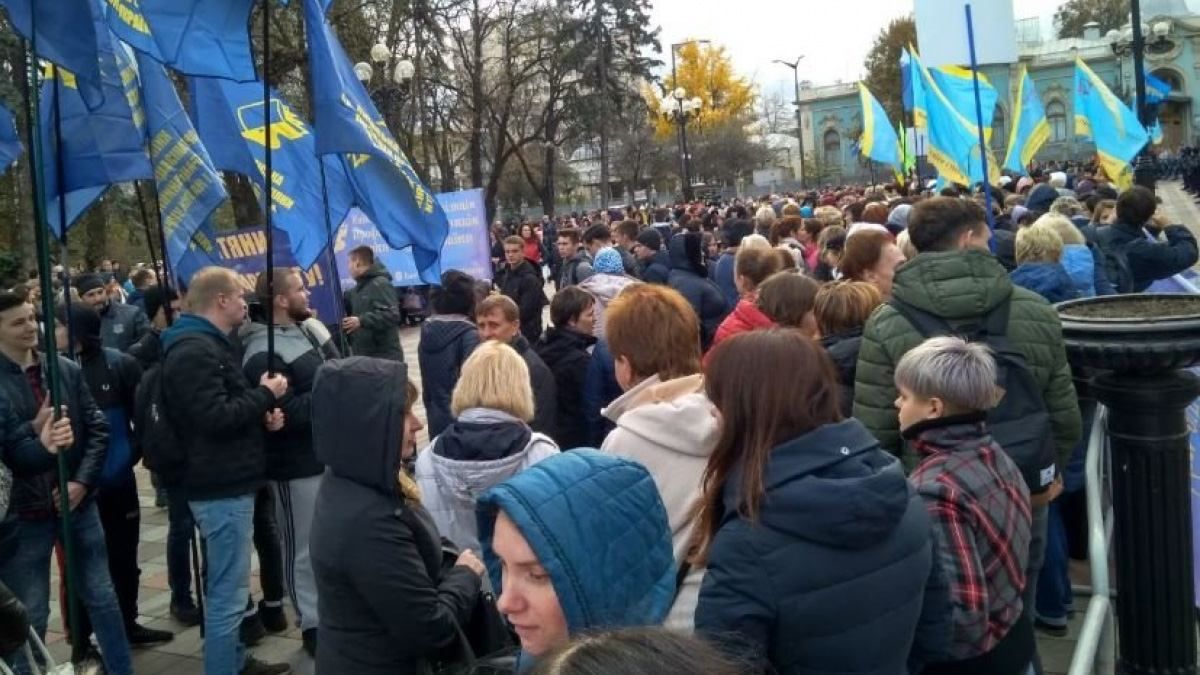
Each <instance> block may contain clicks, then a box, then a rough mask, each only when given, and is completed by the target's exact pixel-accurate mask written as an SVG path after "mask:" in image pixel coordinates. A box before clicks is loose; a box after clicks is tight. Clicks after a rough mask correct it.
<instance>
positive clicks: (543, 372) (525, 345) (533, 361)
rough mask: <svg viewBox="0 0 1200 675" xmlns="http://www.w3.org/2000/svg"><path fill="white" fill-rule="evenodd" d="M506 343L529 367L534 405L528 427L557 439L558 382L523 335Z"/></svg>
mask: <svg viewBox="0 0 1200 675" xmlns="http://www.w3.org/2000/svg"><path fill="white" fill-rule="evenodd" d="M508 344H509V346H510V347H512V348H513V349H515V350H517V353H518V354H520V355H521V358H523V359H525V367H527V368H528V369H529V386H531V387H532V388H533V406H534V412H533V421H532V422H530V423H529V426H530V428H532V429H533V430H534V431H540V432H542V433H543V434H546V435H547V436H549V437H550V438H553V439H555V440H557V439H558V436H557V433H558V428H557V422H558V383H557V382H556V381H555V380H554V373H552V372H550V368H548V367H547V366H546V362H545V361H543V360H542V357H540V356H538V353H537V352H535V351H534V350H533V346H532V345H531V344H530V343H529V341H528V340H526V339H525V336H524V335H518V336H517V337H515V338H513V339H512V342H509V343H508Z"/></svg>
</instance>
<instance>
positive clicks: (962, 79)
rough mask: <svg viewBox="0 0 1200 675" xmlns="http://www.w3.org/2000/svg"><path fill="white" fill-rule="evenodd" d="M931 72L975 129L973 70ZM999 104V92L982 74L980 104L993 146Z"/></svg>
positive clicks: (987, 132)
mask: <svg viewBox="0 0 1200 675" xmlns="http://www.w3.org/2000/svg"><path fill="white" fill-rule="evenodd" d="M927 72H928V73H929V76H930V78H931V79H932V80H933V82H934V83H935V84H936V85H937V87H938V89H939V90H940V91H941V92H942V95H943V96H945V97H946V100H947V101H948V102H949V103H950V107H952V108H954V110H955V111H956V112H957V113H958V114H959V115H961V116H962V117H964V118H965V119H968V120H970V121H971V123H972V125H974V123H975V121H976V115H975V78H974V77H972V75H971V69H970V68H960V67H958V66H940V67H938V68H929V69H928V70H927ZM999 100H1000V94H999V92H997V91H996V88H995V87H993V86H992V83H991V81H990V80H988V79H987V77H985V76H984V75H983V73H980V74H979V102H980V108H981V111H982V112H983V130H984V133H985V134H986V138H987V141H988V143H989V144H990V143H991V142H992V119H993V118H994V117H995V116H996V102H997V101H999Z"/></svg>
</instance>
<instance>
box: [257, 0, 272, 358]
mask: <svg viewBox="0 0 1200 675" xmlns="http://www.w3.org/2000/svg"><path fill="white" fill-rule="evenodd" d="M262 41H263V59H262V61H263V72H262V82H263V117H264V119H265V120H266V125H265V127H266V132H267V136H266V139H267V142H266V144H265V147H266V150H267V153H266V154H267V157H266V160H267V161H266V167H265V171H264V177H265V178H266V180H265V182H264V189H263V192H264V193H265V195H264V197H265V199H264V201H265V203H266V208H265V211H264V216H263V221H264V223H265V225H266V226H265V227H264V228H263V232H264V234H265V236H266V245H267V269H266V271H265V272H264V274H266V275H267V297H265V298H259V299H258V300H259V302H261V303H263V305H265V309H266V315H267V373H268V374H270V375H274V374H275V365H274V364H275V237H274V233H273V230H274V225H272V223H271V212H272V211H273V210H274V208H273V204H274V197H275V194H274V193H275V180H274V179H275V174H274V171H273V170H272V168H271V145H272V143H273V142H274V137H273V136H272V135H271V78H270V72H271V68H270V64H271V2H270V0H267V2H264V3H263V34H262Z"/></svg>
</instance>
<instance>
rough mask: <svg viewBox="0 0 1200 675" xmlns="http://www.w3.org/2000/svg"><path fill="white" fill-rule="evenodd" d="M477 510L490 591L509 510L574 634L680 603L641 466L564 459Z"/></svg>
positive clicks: (492, 495) (591, 455) (499, 489)
mask: <svg viewBox="0 0 1200 675" xmlns="http://www.w3.org/2000/svg"><path fill="white" fill-rule="evenodd" d="M477 508H478V511H477V515H478V519H479V542H480V544H481V545H482V546H483V554H484V560H485V561H486V562H487V566H488V572H489V574H490V575H491V579H492V587H493V588H503V584H502V583H501V571H500V562H499V559H497V557H496V555H495V553H494V552H493V551H492V533H493V530H494V529H495V522H496V510H497V509H502V510H503V511H504V513H505V514H506V515H508V517H509V518H511V519H512V521H513V523H514V524H516V526H517V528H518V529H520V530H521V534H522V535H524V536H525V539H526V541H528V542H529V546H530V548H532V549H533V551H534V553H536V554H537V556H538V560H539V562H541V564H542V567H544V568H545V569H546V572H547V573H548V574H549V575H550V581H551V583H553V584H554V590H555V592H556V593H557V594H558V601H559V603H560V604H561V605H562V609H563V615H564V616H565V617H566V620H567V627H568V629H569V631H570V633H571V635H575V634H577V633H579V632H581V631H587V630H594V629H601V628H603V629H607V628H620V627H623V626H648V625H657V624H660V623H662V621H663V619H664V618H665V617H666V615H667V610H668V609H670V607H671V603H672V602H673V601H674V598H675V572H676V570H675V559H674V556H673V555H672V552H671V530H670V526H669V525H668V521H667V512H666V509H665V508H664V507H663V503H662V499H661V498H660V497H659V495H658V489H657V488H656V487H655V485H654V479H653V478H651V476H650V474H649V473H648V472H647V471H646V469H645V468H643V467H642V465H640V464H638V463H636V462H631V461H628V460H624V459H620V458H617V457H613V456H612V455H606V454H603V453H600V452H598V451H596V450H590V449H580V450H572V451H571V452H564V453H561V454H558V455H555V456H553V457H550V458H549V459H546V460H544V461H542V462H539V463H537V464H535V465H533V466H532V467H530V468H528V469H525V470H524V471H522V472H521V473H518V474H517V475H516V476H513V477H512V478H511V479H509V480H508V481H506V482H504V483H501V484H500V485H497V486H496V487H494V488H492V489H491V490H489V491H488V492H486V493H485V494H484V495H483V496H481V497H480V498H479V502H478V507H477ZM901 511H903V509H901Z"/></svg>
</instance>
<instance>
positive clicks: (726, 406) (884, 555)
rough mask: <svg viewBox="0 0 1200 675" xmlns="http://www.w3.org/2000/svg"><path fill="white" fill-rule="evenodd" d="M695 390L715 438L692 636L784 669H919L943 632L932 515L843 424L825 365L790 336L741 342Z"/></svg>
mask: <svg viewBox="0 0 1200 675" xmlns="http://www.w3.org/2000/svg"><path fill="white" fill-rule="evenodd" d="M798 373H802V374H803V375H802V376H797V374H798ZM705 389H706V390H707V393H708V396H709V398H710V399H711V400H712V402H713V404H714V405H715V406H716V408H717V410H718V411H719V412H720V420H721V425H720V426H721V431H720V437H719V439H718V441H717V447H716V449H715V450H714V451H713V454H712V455H711V456H710V458H709V463H708V467H707V469H706V470H705V474H704V483H703V487H704V491H703V496H702V498H701V512H700V515H699V519H700V520H699V522H698V524H697V525H696V530H697V532H698V541H697V548H696V552H695V554H694V555H693V561H694V562H695V563H696V564H705V563H707V565H708V571H707V572H706V574H705V577H704V582H703V584H702V585H701V587H700V601H699V604H698V605H697V607H696V630H697V632H698V633H700V634H701V635H704V636H705V637H708V638H710V639H713V640H714V641H717V642H718V643H720V644H721V645H722V646H723V648H724V649H725V650H727V651H728V652H730V653H732V654H736V655H738V656H739V657H741V658H743V659H745V660H746V661H747V662H749V663H753V664H756V665H757V666H759V667H761V668H763V669H766V668H768V667H769V668H770V669H772V670H773V671H774V672H778V673H781V674H785V675H786V674H787V673H803V674H804V675H818V674H821V673H829V674H832V673H856V674H858V675H897V674H898V673H904V672H906V670H907V669H908V668H909V666H910V665H912V664H916V666H917V667H915V668H914V672H919V670H920V668H919V665H920V663H922V662H926V661H927V660H928V659H930V658H931V657H934V656H936V655H938V654H940V653H941V651H942V650H943V649H944V644H943V641H944V640H945V636H947V635H949V631H948V624H946V623H945V622H946V621H947V620H948V617H949V615H950V612H949V604H948V595H946V587H945V584H944V582H943V581H942V577H941V575H940V574H937V573H935V571H934V570H935V567H934V558H933V546H934V543H933V540H932V538H931V529H930V528H931V526H930V521H929V517H928V516H927V515H926V512H925V508H924V506H923V505H922V503H921V500H920V497H919V496H918V495H917V494H916V493H915V492H914V491H913V490H912V489H911V488H910V487H909V485H908V481H907V480H906V479H905V477H904V471H903V470H902V468H901V466H900V462H899V460H897V459H896V458H895V457H894V456H892V455H891V454H890V453H888V452H887V451H885V450H883V449H882V448H881V447H880V446H879V442H878V441H877V440H875V438H874V437H873V436H871V434H870V432H869V431H867V429H866V428H865V427H863V426H862V424H861V423H859V422H858V421H857V420H854V419H849V420H844V421H843V420H842V416H841V413H840V408H839V389H838V379H837V374H836V372H835V370H834V367H833V363H832V362H831V361H830V359H829V357H828V356H827V355H826V354H825V353H824V351H823V350H822V349H821V348H820V346H819V345H817V344H816V343H815V342H813V341H812V340H810V339H808V338H806V337H804V336H803V335H801V334H800V333H798V332H796V331H787V330H780V329H774V330H766V331H754V332H751V333H746V334H743V335H739V336H737V337H735V338H733V339H731V340H729V341H728V342H725V343H722V344H721V345H720V346H718V347H717V348H716V350H715V353H714V355H713V359H712V361H711V362H710V363H709V365H708V369H707V371H706V373H705ZM910 659H911V663H910ZM755 670H756V671H757V670H759V668H755Z"/></svg>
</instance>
